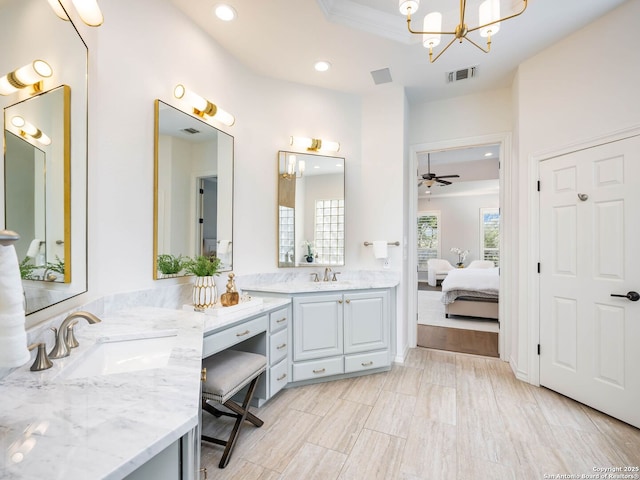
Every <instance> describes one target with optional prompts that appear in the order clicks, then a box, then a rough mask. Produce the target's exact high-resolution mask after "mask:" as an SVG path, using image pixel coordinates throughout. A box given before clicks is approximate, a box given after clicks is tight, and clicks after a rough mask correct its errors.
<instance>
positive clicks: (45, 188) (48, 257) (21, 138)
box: [4, 85, 72, 283]
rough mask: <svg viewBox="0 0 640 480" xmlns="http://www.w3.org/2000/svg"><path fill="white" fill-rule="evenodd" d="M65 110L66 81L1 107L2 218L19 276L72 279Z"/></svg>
mask: <svg viewBox="0 0 640 480" xmlns="http://www.w3.org/2000/svg"><path fill="white" fill-rule="evenodd" d="M70 109H71V89H70V88H69V87H68V86H67V85H63V86H61V87H58V88H54V89H53V90H49V91H47V92H44V93H41V94H39V95H36V96H33V97H29V98H27V99H26V100H24V101H22V102H20V103H17V104H14V105H11V106H9V107H7V108H5V109H4V125H5V128H4V138H5V152H4V161H5V164H4V165H5V178H4V191H5V222H6V225H7V226H8V227H9V228H10V229H12V230H15V231H17V232H20V240H18V241H17V242H16V243H15V249H16V253H17V255H18V259H19V260H20V262H21V267H22V278H23V279H24V280H33V281H44V282H63V283H70V282H71V272H72V269H71V148H70V144H71V125H70V123H71V122H70V120H71V117H70ZM30 131H31V132H32V133H33V135H32V134H30V133H29V132H30Z"/></svg>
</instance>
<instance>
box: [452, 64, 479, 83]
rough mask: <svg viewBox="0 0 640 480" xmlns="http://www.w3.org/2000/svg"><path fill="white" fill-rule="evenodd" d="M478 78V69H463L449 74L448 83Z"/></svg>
mask: <svg viewBox="0 0 640 480" xmlns="http://www.w3.org/2000/svg"><path fill="white" fill-rule="evenodd" d="M476 76H478V67H469V68H463V69H462V70H456V71H455V72H447V83H453V82H459V81H460V80H467V79H469V78H473V77H476Z"/></svg>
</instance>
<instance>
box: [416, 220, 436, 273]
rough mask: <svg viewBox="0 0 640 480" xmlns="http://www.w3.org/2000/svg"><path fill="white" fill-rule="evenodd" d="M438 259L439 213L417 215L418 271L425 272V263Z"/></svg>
mask: <svg viewBox="0 0 640 480" xmlns="http://www.w3.org/2000/svg"><path fill="white" fill-rule="evenodd" d="M430 258H440V212H435V211H434V212H424V213H421V214H419V215H418V270H419V271H422V272H426V271H427V261H428V260H429V259H430Z"/></svg>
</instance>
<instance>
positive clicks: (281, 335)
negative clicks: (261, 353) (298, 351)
mask: <svg viewBox="0 0 640 480" xmlns="http://www.w3.org/2000/svg"><path fill="white" fill-rule="evenodd" d="M288 351H289V345H288V343H287V330H286V329H285V330H280V331H279V332H278V333H274V334H273V335H271V339H270V340H269V363H270V364H271V365H273V364H276V363H278V362H279V361H280V360H282V359H283V358H285V357H286V356H287V352H288Z"/></svg>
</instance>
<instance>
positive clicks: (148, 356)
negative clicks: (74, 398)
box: [63, 330, 177, 379]
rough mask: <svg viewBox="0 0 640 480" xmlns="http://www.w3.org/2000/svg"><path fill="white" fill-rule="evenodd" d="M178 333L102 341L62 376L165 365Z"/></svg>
mask: <svg viewBox="0 0 640 480" xmlns="http://www.w3.org/2000/svg"><path fill="white" fill-rule="evenodd" d="M176 335H177V332H176V331H175V330H171V331H167V332H160V333H157V332H156V333H155V334H154V336H152V337H148V336H146V337H144V338H133V339H132V338H126V339H105V340H103V341H101V342H100V341H99V342H97V343H96V344H95V345H94V346H93V347H92V348H91V349H90V350H88V351H87V352H86V353H85V354H84V355H82V357H81V358H79V359H78V360H77V361H76V362H74V363H73V364H72V365H70V366H69V367H68V369H67V371H65V372H64V373H63V376H64V378H67V379H74V378H86V377H95V376H100V375H111V374H114V373H126V372H135V371H140V370H150V369H154V368H161V367H164V366H166V365H167V363H168V362H169V357H170V356H171V351H172V350H173V345H174V343H175V340H176ZM72 355H73V353H72Z"/></svg>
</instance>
